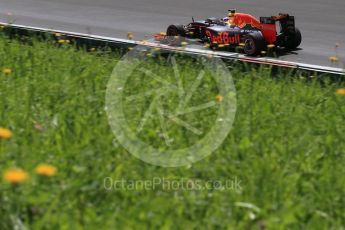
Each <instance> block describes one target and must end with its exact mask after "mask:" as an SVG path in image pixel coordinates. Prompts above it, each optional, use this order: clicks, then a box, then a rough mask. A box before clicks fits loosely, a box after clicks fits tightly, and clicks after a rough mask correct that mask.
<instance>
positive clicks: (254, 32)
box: [166, 9, 302, 56]
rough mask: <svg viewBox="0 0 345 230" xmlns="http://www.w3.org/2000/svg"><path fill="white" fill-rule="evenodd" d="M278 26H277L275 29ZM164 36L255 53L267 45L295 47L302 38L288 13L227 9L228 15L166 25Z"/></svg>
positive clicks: (250, 53)
mask: <svg viewBox="0 0 345 230" xmlns="http://www.w3.org/2000/svg"><path fill="white" fill-rule="evenodd" d="M277 27H278V29H277ZM166 36H168V37H172V36H173V37H176V36H180V37H184V38H190V39H200V41H201V42H203V43H206V44H208V45H209V46H210V47H211V48H213V49H217V48H220V47H223V48H224V47H226V48H229V49H234V48H236V47H241V48H243V51H244V53H245V54H246V55H249V56H257V55H258V54H260V53H261V52H262V51H266V50H267V46H268V47H283V48H285V49H288V50H294V49H296V48H297V47H298V46H299V45H300V44H301V42H302V35H301V32H300V30H299V29H298V28H296V27H295V18H294V16H291V15H289V14H279V15H278V16H271V17H260V20H257V19H256V18H255V17H253V16H252V15H249V14H245V13H237V12H236V10H234V9H231V10H229V14H228V17H225V18H222V19H218V18H208V19H206V20H203V21H194V19H193V22H191V23H189V24H188V25H186V26H184V25H176V24H175V25H170V26H169V27H168V29H167V33H166Z"/></svg>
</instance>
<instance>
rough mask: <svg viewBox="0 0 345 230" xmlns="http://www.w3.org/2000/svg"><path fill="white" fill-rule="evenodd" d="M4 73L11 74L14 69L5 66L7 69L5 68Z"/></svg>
mask: <svg viewBox="0 0 345 230" xmlns="http://www.w3.org/2000/svg"><path fill="white" fill-rule="evenodd" d="M2 72H3V73H4V74H11V73H12V69H10V68H5V69H3V71H2Z"/></svg>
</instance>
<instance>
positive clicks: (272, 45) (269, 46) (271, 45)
mask: <svg viewBox="0 0 345 230" xmlns="http://www.w3.org/2000/svg"><path fill="white" fill-rule="evenodd" d="M274 47H276V46H275V45H274V44H269V45H267V48H269V49H272V48H274Z"/></svg>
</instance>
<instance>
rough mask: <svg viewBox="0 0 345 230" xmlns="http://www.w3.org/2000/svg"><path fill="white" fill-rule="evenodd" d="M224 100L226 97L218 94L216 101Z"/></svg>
mask: <svg viewBox="0 0 345 230" xmlns="http://www.w3.org/2000/svg"><path fill="white" fill-rule="evenodd" d="M223 100H224V97H223V96H221V95H218V96H216V101H217V102H222V101H223Z"/></svg>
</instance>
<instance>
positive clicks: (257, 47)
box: [243, 33, 265, 56]
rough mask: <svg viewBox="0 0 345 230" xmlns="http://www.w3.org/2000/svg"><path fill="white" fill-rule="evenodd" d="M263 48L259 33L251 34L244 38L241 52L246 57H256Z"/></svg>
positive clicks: (263, 41) (263, 42)
mask: <svg viewBox="0 0 345 230" xmlns="http://www.w3.org/2000/svg"><path fill="white" fill-rule="evenodd" d="M264 48H265V39H264V37H263V36H262V34H261V33H251V34H247V35H246V36H245V41H244V48H243V51H244V53H245V54H246V55H248V56H257V55H258V54H260V52H261V51H262V50H263V49H264Z"/></svg>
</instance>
